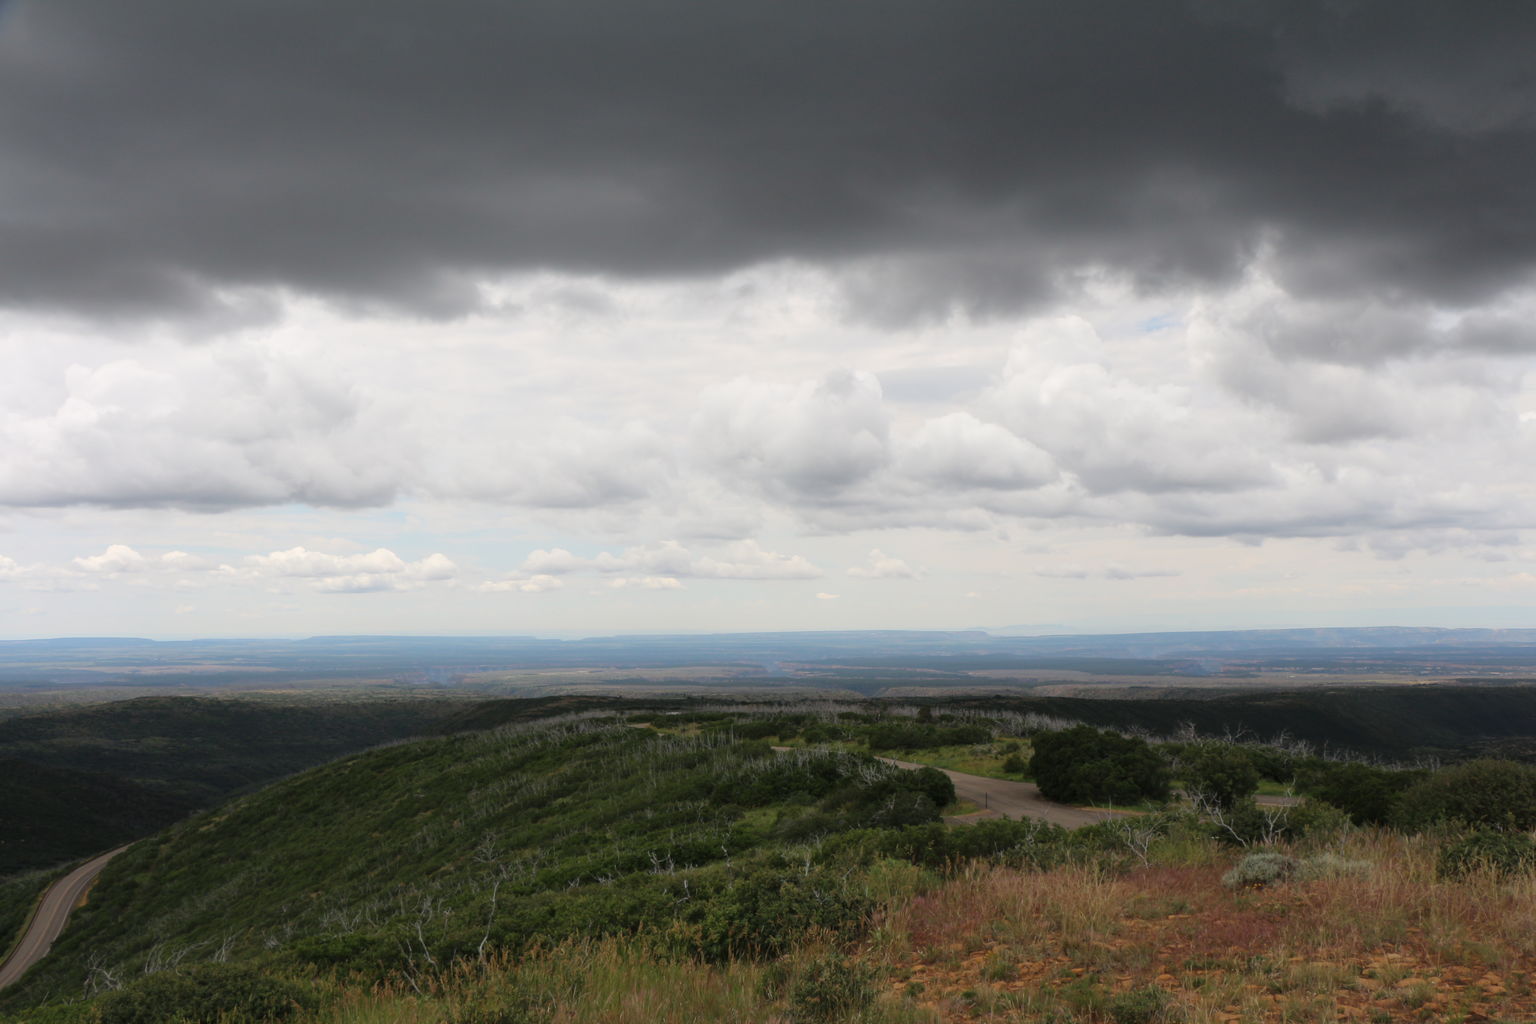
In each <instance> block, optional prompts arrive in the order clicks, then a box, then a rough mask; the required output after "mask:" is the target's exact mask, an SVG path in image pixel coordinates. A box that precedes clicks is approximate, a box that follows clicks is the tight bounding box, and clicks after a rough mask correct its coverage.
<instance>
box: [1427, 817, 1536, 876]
mask: <svg viewBox="0 0 1536 1024" xmlns="http://www.w3.org/2000/svg"><path fill="white" fill-rule="evenodd" d="M1435 867H1436V871H1437V872H1438V873H1439V875H1440V877H1442V878H1460V877H1462V876H1463V875H1467V874H1470V873H1471V872H1474V871H1489V872H1492V873H1493V874H1496V875H1505V876H1512V875H1528V874H1531V873H1532V871H1536V839H1532V838H1531V837H1530V835H1528V834H1527V833H1525V832H1503V831H1498V830H1494V829H1479V830H1477V831H1476V832H1472V833H1470V834H1468V835H1465V836H1463V837H1461V838H1460V839H1457V840H1455V841H1454V842H1451V843H1448V844H1447V845H1446V846H1445V847H1444V848H1443V849H1441V851H1440V856H1439V858H1438V861H1437V863H1436V865H1435Z"/></svg>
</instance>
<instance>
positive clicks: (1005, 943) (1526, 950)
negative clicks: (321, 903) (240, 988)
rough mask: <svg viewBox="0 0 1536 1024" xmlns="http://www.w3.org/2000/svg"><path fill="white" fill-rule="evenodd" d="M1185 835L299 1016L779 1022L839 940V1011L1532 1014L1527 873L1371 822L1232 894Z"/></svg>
mask: <svg viewBox="0 0 1536 1024" xmlns="http://www.w3.org/2000/svg"><path fill="white" fill-rule="evenodd" d="M1196 852H1197V853H1198V855H1197V856H1192V857H1191V858H1190V859H1189V860H1188V861H1187V862H1186V863H1182V864H1177V863H1157V862H1154V863H1151V864H1149V865H1148V866H1145V867H1141V868H1138V869H1136V870H1133V871H1131V872H1130V873H1128V874H1123V875H1114V874H1111V873H1108V872H1105V871H1102V870H1099V869H1096V868H1094V867H1092V866H1084V865H1071V866H1064V867H1061V868H1058V869H1055V870H1052V871H1046V872H1033V873H1032V872H1021V871H1014V870H1009V869H1002V868H985V867H983V868H976V869H973V870H970V871H968V872H965V873H962V874H961V875H959V876H958V877H955V878H952V879H950V880H948V881H943V882H940V881H938V880H937V879H935V878H933V877H931V876H927V877H924V878H921V879H920V878H919V877H918V873H917V872H916V869H907V868H904V867H898V866H895V865H886V866H885V867H884V868H883V870H884V871H885V873H886V874H887V875H889V877H884V876H882V877H881V886H880V887H881V888H882V889H883V890H884V891H885V893H886V895H887V896H889V897H890V898H892V899H893V900H894V901H895V902H894V904H893V908H892V909H891V910H890V911H889V912H888V913H887V914H886V915H885V917H884V919H883V920H882V921H880V922H878V923H877V925H876V927H875V928H874V929H873V930H872V932H871V934H870V937H869V939H868V941H867V942H865V943H864V944H863V946H862V947H861V948H860V949H857V950H851V951H847V950H844V951H839V950H835V949H833V948H832V947H829V946H827V945H825V944H823V945H820V946H816V945H812V946H808V947H806V948H803V949H801V950H799V951H797V952H796V953H795V954H794V956H793V957H791V958H790V959H789V960H788V961H785V962H783V963H779V964H769V965H760V964H726V965H720V966H707V965H701V964H697V963H693V962H686V961H678V960H674V959H668V958H666V957H664V956H663V957H658V956H657V955H656V953H655V951H654V948H653V947H652V946H651V945H650V944H649V943H647V942H645V941H644V940H643V939H633V940H609V941H603V942H578V943H571V944H567V945H564V946H561V947H558V948H556V949H553V950H548V951H544V952H540V953H536V954H533V955H531V956H528V957H525V958H522V959H521V960H518V961H515V962H514V961H511V960H498V961H493V962H492V963H489V964H486V965H470V966H465V967H463V968H462V969H460V970H459V971H458V973H456V974H454V975H452V976H450V977H448V978H446V979H442V980H441V981H439V982H438V983H436V984H431V985H427V984H424V983H423V984H422V991H417V990H416V989H415V988H413V987H412V986H410V985H409V983H407V982H400V983H397V984H394V985H390V986H384V987H379V988H375V989H372V990H365V991H358V990H351V991H347V990H338V991H337V992H336V994H335V998H334V1000H333V1001H331V1002H330V1004H329V1005H328V1006H327V1007H326V1009H324V1010H323V1011H321V1012H319V1013H316V1014H315V1015H313V1016H312V1017H311V1018H309V1019H308V1020H307V1021H305V1022H304V1024H386V1022H387V1024H488V1022H498V1024H499V1022H501V1021H515V1020H520V1019H535V1020H539V1021H552V1022H557V1024H599V1022H601V1024H695V1022H697V1024H705V1022H717V1021H718V1022H741V1024H746V1022H759V1024H789V1022H791V1021H792V1020H793V1014H792V1009H791V1003H792V1001H791V999H790V996H789V993H790V991H791V990H792V988H793V985H794V979H795V978H797V977H803V976H804V974H805V968H806V965H807V964H809V963H811V962H812V961H813V960H814V959H815V958H817V957H821V956H829V955H830V956H844V955H845V954H846V955H848V956H849V957H851V959H850V960H849V962H851V963H854V964H857V965H859V967H860V969H861V970H867V971H868V972H869V973H870V976H871V977H873V978H874V986H875V990H876V993H877V996H876V998H875V1000H874V1002H873V1003H872V1004H870V1005H868V1006H867V1007H866V1008H865V1009H864V1010H862V1011H861V1012H859V1013H856V1014H853V1015H851V1016H849V1017H847V1018H846V1019H847V1020H850V1021H854V1020H856V1021H859V1022H861V1024H941V1022H949V1021H987V1022H1015V1021H1016V1022H1037V1021H1052V1022H1055V1024H1068V1022H1076V1024H1237V1022H1244V1024H1246V1022H1274V1024H1279V1022H1286V1024H1293V1022H1294V1024H1301V1022H1318V1024H1322V1022H1338V1021H1362V1022H1368V1024H1390V1022H1398V1021H1434V1022H1454V1024H1474V1022H1511V1024H1513V1022H1516V1021H1530V1020H1536V994H1533V992H1532V989H1531V985H1532V979H1533V977H1536V881H1533V880H1530V879H1525V880H1519V881H1513V882H1509V881H1500V880H1498V879H1496V878H1492V877H1487V876H1483V877H1471V878H1469V879H1466V880H1462V881H1446V880H1442V879H1438V878H1436V877H1435V873H1434V849H1433V844H1432V842H1431V841H1429V840H1425V839H1421V838H1415V837H1406V838H1405V837H1401V836H1394V835H1388V834H1369V833H1368V834H1360V835H1357V836H1354V837H1352V838H1351V839H1350V840H1349V841H1348V842H1346V843H1345V844H1344V845H1343V846H1342V847H1340V848H1338V849H1337V850H1336V852H1337V853H1339V854H1340V855H1342V856H1344V857H1347V858H1350V859H1358V860H1365V861H1369V862H1370V863H1371V864H1372V865H1374V868H1373V870H1371V871H1370V872H1368V873H1365V874H1357V875H1350V876H1346V877H1336V878H1323V879H1316V880H1310V881H1291V882H1286V883H1283V884H1278V885H1275V886H1272V887H1269V888H1263V889H1250V890H1241V891H1233V890H1231V889H1229V888H1227V887H1225V886H1223V885H1222V883H1221V876H1222V874H1223V872H1224V871H1225V870H1226V869H1227V867H1229V866H1230V863H1231V861H1232V860H1233V859H1235V857H1236V854H1233V853H1230V852H1227V853H1224V854H1221V855H1219V856H1212V855H1210V852H1209V851H1196ZM520 1007H523V1008H528V1009H531V1010H533V1011H534V1012H533V1013H532V1014H531V1015H530V1017H529V1018H522V1017H519V1016H517V1015H515V1014H516V1011H517V1009H518V1008H520Z"/></svg>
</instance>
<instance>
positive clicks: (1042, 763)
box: [1029, 725, 1168, 804]
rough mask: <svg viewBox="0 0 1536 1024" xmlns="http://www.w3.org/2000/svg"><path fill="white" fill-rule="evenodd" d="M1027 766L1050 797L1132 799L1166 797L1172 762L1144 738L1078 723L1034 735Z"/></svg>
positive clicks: (1108, 800)
mask: <svg viewBox="0 0 1536 1024" xmlns="http://www.w3.org/2000/svg"><path fill="white" fill-rule="evenodd" d="M1034 746H1035V753H1034V756H1033V757H1031V758H1030V761H1029V768H1030V771H1031V772H1032V773H1033V774H1034V777H1035V781H1036V783H1038V784H1039V786H1040V792H1041V794H1042V795H1043V796H1045V798H1046V799H1048V800H1056V801H1058V802H1060V803H1069V804H1134V803H1141V802H1142V801H1145V800H1154V801H1162V800H1167V799H1168V767H1167V764H1166V763H1165V762H1164V761H1163V759H1162V757H1161V756H1160V755H1159V754H1158V752H1157V751H1155V750H1153V749H1152V748H1151V747H1149V746H1148V745H1147V743H1146V741H1144V740H1140V739H1136V738H1134V737H1130V736H1121V735H1118V734H1117V733H1113V732H1105V731H1101V730H1098V729H1094V728H1092V727H1091V726H1086V725H1079V726H1074V727H1073V728H1071V729H1064V730H1062V731H1061V732H1047V733H1041V734H1040V735H1039V736H1037V737H1035V741H1034Z"/></svg>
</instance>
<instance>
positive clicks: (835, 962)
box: [789, 954, 875, 1024]
mask: <svg viewBox="0 0 1536 1024" xmlns="http://www.w3.org/2000/svg"><path fill="white" fill-rule="evenodd" d="M873 983H874V972H873V971H871V970H870V969H869V968H868V967H865V966H863V965H862V964H859V963H857V962H855V961H852V960H849V959H848V958H847V957H845V956H840V955H836V954H832V955H827V956H821V957H817V958H816V959H815V960H812V961H811V962H810V963H809V964H807V965H806V966H805V968H804V970H802V971H801V973H800V976H799V977H798V978H796V979H795V982H794V985H793V986H792V987H791V988H790V990H789V1019H790V1020H791V1021H793V1022H795V1024H801V1022H804V1024H830V1022H833V1021H840V1020H846V1019H847V1018H849V1017H851V1016H853V1015H854V1014H857V1013H862V1012H863V1011H864V1010H866V1009H868V1008H869V1006H870V1005H871V1004H872V1003H873V1002H874V1001H875V987H874V984H873Z"/></svg>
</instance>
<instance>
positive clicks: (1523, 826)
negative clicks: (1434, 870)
mask: <svg viewBox="0 0 1536 1024" xmlns="http://www.w3.org/2000/svg"><path fill="white" fill-rule="evenodd" d="M1395 817H1396V821H1397V823H1398V824H1399V825H1400V826H1402V827H1404V828H1408V829H1414V830H1419V829H1424V828H1427V827H1429V826H1431V825H1434V824H1436V823H1437V822H1457V823H1460V824H1463V825H1470V826H1473V827H1483V828H1502V829H1506V830H1515V831H1522V832H1528V831H1530V830H1531V829H1533V828H1536V768H1533V767H1531V766H1529V765H1523V764H1519V763H1518V762H1515V761H1499V760H1494V759H1492V758H1484V759H1481V760H1477V761H1468V762H1467V763H1466V764H1459V765H1456V766H1454V767H1451V768H1444V769H1442V770H1440V771H1438V772H1436V773H1435V774H1433V775H1431V776H1430V777H1429V778H1427V779H1425V780H1423V781H1422V782H1420V783H1418V784H1417V785H1415V786H1413V787H1412V788H1411V789H1409V790H1408V791H1406V792H1405V793H1403V795H1402V797H1401V798H1400V799H1399V801H1398V805H1397V813H1396V815H1395Z"/></svg>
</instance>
